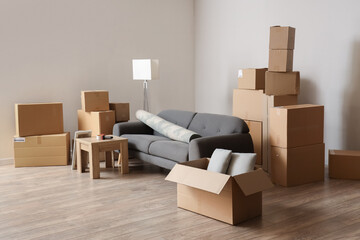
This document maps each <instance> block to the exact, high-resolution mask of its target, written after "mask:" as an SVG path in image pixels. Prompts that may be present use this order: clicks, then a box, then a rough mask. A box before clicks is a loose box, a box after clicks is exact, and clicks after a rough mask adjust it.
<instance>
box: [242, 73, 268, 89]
mask: <svg viewBox="0 0 360 240" xmlns="http://www.w3.org/2000/svg"><path fill="white" fill-rule="evenodd" d="M266 71H267V68H248V69H240V70H239V73H238V83H239V85H238V86H239V88H240V89H252V90H261V89H262V90H264V89H265V72H266Z"/></svg>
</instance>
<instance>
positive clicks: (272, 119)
mask: <svg viewBox="0 0 360 240" xmlns="http://www.w3.org/2000/svg"><path fill="white" fill-rule="evenodd" d="M269 125H270V143H271V146H276V147H282V148H293V147H300V146H305V145H311V144H317V143H323V142H324V137H323V135H324V106H320V105H313V104H302V105H291V106H282V107H275V108H271V109H270V115H269Z"/></svg>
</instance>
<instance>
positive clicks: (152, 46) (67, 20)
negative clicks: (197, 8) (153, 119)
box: [0, 0, 194, 158]
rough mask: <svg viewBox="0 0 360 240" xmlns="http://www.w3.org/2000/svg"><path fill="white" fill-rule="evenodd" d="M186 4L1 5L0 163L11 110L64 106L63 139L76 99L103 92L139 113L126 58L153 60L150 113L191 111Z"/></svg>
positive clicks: (7, 149)
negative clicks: (156, 65)
mask: <svg viewBox="0 0 360 240" xmlns="http://www.w3.org/2000/svg"><path fill="white" fill-rule="evenodd" d="M193 20H194V17H193V1H192V0H151V1H149V0H119V1H110V0H104V1H100V0H64V1H59V0H35V1H28V0H2V1H1V2H0V32H1V33H0V35H1V37H0V83H1V85H0V89H1V94H0V113H1V118H0V158H8V157H12V155H13V153H12V136H13V135H14V134H15V124H14V103H24V102H52V101H61V102H63V103H64V121H65V131H71V132H74V131H75V130H76V129H77V116H76V110H77V109H79V108H80V91H81V90H85V89H105V90H109V92H110V100H111V101H113V102H130V106H131V112H132V116H134V112H135V111H136V110H137V109H139V108H141V107H142V82H141V81H132V72H131V71H132V70H131V59H132V58H158V59H159V60H160V80H158V81H153V82H150V85H149V86H150V108H151V111H152V112H154V113H157V112H159V111H160V110H163V109H169V108H175V109H186V110H194V79H193V67H194V62H193V61H194V60H193V54H194V49H193V48H194V33H193Z"/></svg>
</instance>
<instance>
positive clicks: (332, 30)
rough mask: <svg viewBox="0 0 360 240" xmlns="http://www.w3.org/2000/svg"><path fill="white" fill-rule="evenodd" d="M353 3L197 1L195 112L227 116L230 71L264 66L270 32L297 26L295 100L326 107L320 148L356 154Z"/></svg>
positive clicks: (359, 95) (359, 18)
mask: <svg viewBox="0 0 360 240" xmlns="http://www.w3.org/2000/svg"><path fill="white" fill-rule="evenodd" d="M359 9H360V1H356V0H352V1H350V0H346V1H328V0H317V1H313V0H302V1H300V0H297V1H288V0H272V1H269V0H256V1H251V0H246V1H241V0H196V1H195V86H196V88H195V96H196V97H195V103H196V107H195V109H196V111H200V112H214V113H223V114H232V89H233V88H236V87H237V70H238V69H240V68H248V67H266V66H267V64H268V43H269V27H270V26H272V25H283V26H287V25H290V26H293V27H295V28H296V37H295V52H294V70H297V71H300V75H301V94H300V98H299V99H300V103H314V104H323V105H325V143H326V148H327V149H329V148H330V149H334V148H340V149H359V150H360V126H359V124H360V14H359Z"/></svg>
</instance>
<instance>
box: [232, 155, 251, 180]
mask: <svg viewBox="0 0 360 240" xmlns="http://www.w3.org/2000/svg"><path fill="white" fill-rule="evenodd" d="M255 162H256V153H233V154H231V160H230V164H229V168H228V170H227V174H228V175H231V176H236V175H239V174H243V173H247V172H251V171H253V170H254V167H255Z"/></svg>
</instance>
